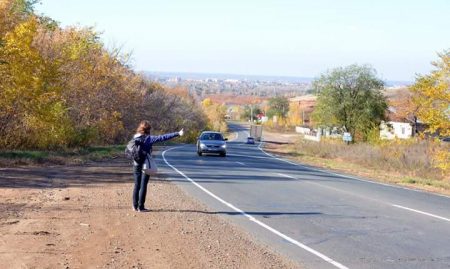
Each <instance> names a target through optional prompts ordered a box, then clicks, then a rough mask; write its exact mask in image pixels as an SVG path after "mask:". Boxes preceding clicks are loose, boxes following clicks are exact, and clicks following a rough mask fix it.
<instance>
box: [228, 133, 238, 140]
mask: <svg viewBox="0 0 450 269" xmlns="http://www.w3.org/2000/svg"><path fill="white" fill-rule="evenodd" d="M234 134H235V135H236V137H235V138H233V139H231V140H228V141H230V142H232V141H235V140H237V139H238V138H239V133H238V132H234Z"/></svg>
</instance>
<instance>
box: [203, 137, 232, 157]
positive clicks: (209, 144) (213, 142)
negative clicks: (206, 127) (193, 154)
mask: <svg viewBox="0 0 450 269" xmlns="http://www.w3.org/2000/svg"><path fill="white" fill-rule="evenodd" d="M227 140H228V139H227V138H224V137H223V135H222V134H221V133H219V132H212V131H206V132H203V133H201V135H200V136H199V137H198V139H197V154H198V156H202V154H203V153H218V154H220V156H222V157H225V156H226V155H227V143H226V141H227Z"/></svg>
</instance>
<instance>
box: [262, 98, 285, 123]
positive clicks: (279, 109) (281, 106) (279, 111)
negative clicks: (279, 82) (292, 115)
mask: <svg viewBox="0 0 450 269" xmlns="http://www.w3.org/2000/svg"><path fill="white" fill-rule="evenodd" d="M288 112H289V100H288V99H287V98H286V97H284V96H277V97H272V98H270V99H269V110H268V111H267V116H268V117H269V118H271V117H273V116H277V117H279V118H285V117H286V115H287V113H288Z"/></svg>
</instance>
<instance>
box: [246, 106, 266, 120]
mask: <svg viewBox="0 0 450 269" xmlns="http://www.w3.org/2000/svg"><path fill="white" fill-rule="evenodd" d="M251 106H252V105H246V106H245V107H244V111H243V112H242V114H241V117H242V118H244V119H247V120H250V119H251V118H252V116H251V114H253V119H256V116H257V115H258V114H261V113H262V110H261V108H260V107H259V106H253V108H252V107H251ZM252 112H253V113H252Z"/></svg>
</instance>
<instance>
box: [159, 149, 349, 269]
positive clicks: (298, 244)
mask: <svg viewBox="0 0 450 269" xmlns="http://www.w3.org/2000/svg"><path fill="white" fill-rule="evenodd" d="M181 147H184V146H179V147H173V148H170V149H166V150H165V151H163V153H162V154H161V155H162V158H163V160H164V162H165V163H166V164H167V165H168V166H169V167H170V168H172V169H173V170H174V171H175V172H177V173H178V174H180V175H181V176H183V177H184V178H185V179H187V180H188V181H189V182H191V183H192V184H194V185H195V186H196V187H198V188H199V189H201V190H202V191H204V192H205V193H206V194H208V195H209V196H211V197H213V198H214V199H216V200H217V201H219V202H220V203H222V204H224V205H226V206H228V207H229V208H231V209H233V210H234V211H236V212H238V213H239V214H241V215H242V216H245V217H246V218H248V219H249V220H250V221H252V222H254V223H256V224H258V225H259V226H261V227H263V228H265V229H266V230H268V231H270V232H272V233H273V234H275V235H278V236H279V237H281V238H283V239H285V240H286V241H288V242H290V243H292V244H294V245H296V246H298V247H300V248H302V249H303V250H306V251H307V252H309V253H311V254H314V255H315V256H317V257H319V258H321V259H322V260H324V261H326V262H328V263H330V264H332V265H334V266H335V267H337V268H339V269H348V267H346V266H344V265H342V264H340V263H339V262H337V261H335V260H333V259H331V258H329V257H328V256H326V255H324V254H322V253H320V252H318V251H317V250H315V249H313V248H311V247H308V246H307V245H305V244H302V243H300V242H299V241H297V240H295V239H293V238H291V237H289V236H287V235H285V234H283V233H282V232H280V231H278V230H276V229H274V228H272V227H270V226H269V225H267V224H265V223H264V222H262V221H260V220H257V219H256V218H255V217H253V216H251V215H249V214H247V213H246V212H244V211H242V210H241V209H239V208H237V207H235V206H234V205H232V204H231V203H229V202H227V201H225V200H223V199H222V198H220V197H219V196H217V195H215V194H214V193H212V192H211V191H209V190H208V189H206V188H205V187H203V186H202V185H200V184H198V183H197V182H196V181H195V180H193V179H191V178H190V177H188V176H186V175H185V174H184V173H183V172H181V171H180V170H178V169H177V168H176V167H175V166H173V165H171V164H170V163H169V162H168V161H167V159H166V157H165V154H166V152H168V151H171V150H173V149H177V148H181Z"/></svg>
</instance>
